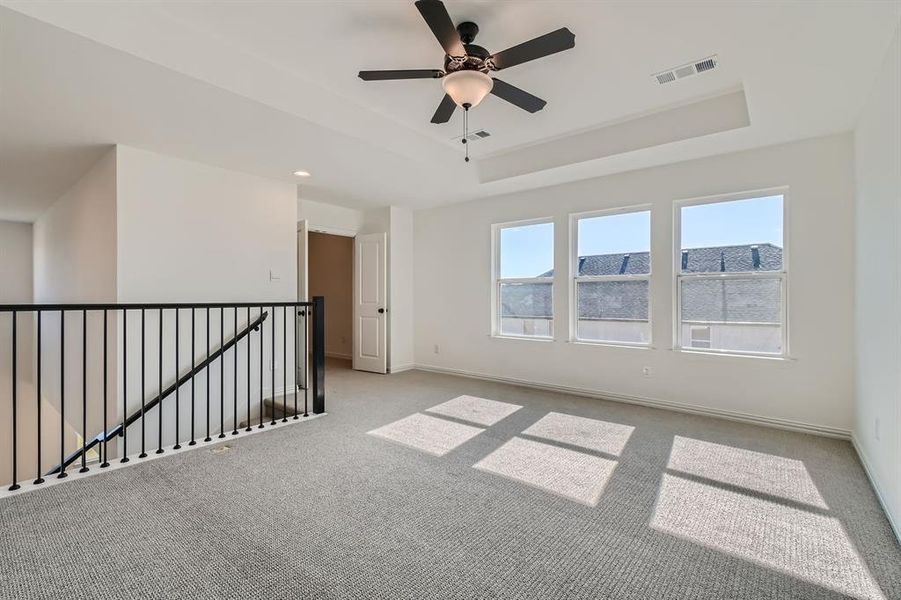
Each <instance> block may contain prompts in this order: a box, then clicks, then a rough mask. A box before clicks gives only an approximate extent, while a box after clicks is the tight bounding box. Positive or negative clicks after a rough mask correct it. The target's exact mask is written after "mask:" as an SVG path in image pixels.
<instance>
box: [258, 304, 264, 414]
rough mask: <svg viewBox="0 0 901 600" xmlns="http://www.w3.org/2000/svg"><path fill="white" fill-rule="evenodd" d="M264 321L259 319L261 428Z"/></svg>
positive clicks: (261, 309) (261, 308) (261, 314)
mask: <svg viewBox="0 0 901 600" xmlns="http://www.w3.org/2000/svg"><path fill="white" fill-rule="evenodd" d="M262 317H263V307H262V306H260V318H261V319H262ZM265 325H266V321H263V320H261V321H260V426H259V427H258V429H262V428H263V334H264V333H265V332H266V327H265Z"/></svg>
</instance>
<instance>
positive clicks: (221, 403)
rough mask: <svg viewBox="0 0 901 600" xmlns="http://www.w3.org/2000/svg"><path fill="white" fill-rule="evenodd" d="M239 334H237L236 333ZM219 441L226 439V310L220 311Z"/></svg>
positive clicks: (221, 309)
mask: <svg viewBox="0 0 901 600" xmlns="http://www.w3.org/2000/svg"><path fill="white" fill-rule="evenodd" d="M236 333H237V332H236ZM218 437H219V439H222V438H224V437H225V309H224V308H220V309H219V436H218Z"/></svg>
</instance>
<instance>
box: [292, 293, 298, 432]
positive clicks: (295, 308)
mask: <svg viewBox="0 0 901 600" xmlns="http://www.w3.org/2000/svg"><path fill="white" fill-rule="evenodd" d="M291 312H292V313H293V314H294V329H293V330H292V332H293V334H292V336H291V338H292V339H293V340H294V372H293V373H292V375H293V376H294V386H293V387H294V418H295V419H296V418H298V417H297V306H292V307H291Z"/></svg>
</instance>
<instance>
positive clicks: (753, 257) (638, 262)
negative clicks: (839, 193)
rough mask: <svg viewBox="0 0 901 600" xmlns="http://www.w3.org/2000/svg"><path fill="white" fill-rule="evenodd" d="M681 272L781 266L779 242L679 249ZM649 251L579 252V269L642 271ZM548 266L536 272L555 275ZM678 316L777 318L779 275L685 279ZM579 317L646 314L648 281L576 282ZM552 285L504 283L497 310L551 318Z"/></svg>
mask: <svg viewBox="0 0 901 600" xmlns="http://www.w3.org/2000/svg"><path fill="white" fill-rule="evenodd" d="M681 264H682V272H684V273H739V272H759V271H778V270H781V269H782V248H779V247H778V246H774V245H772V244H753V245H751V244H748V245H744V246H715V247H710V248H690V249H687V250H683V251H682V257H681ZM650 271H651V269H650V254H649V253H648V252H631V253H619V254H596V255H590V256H580V257H579V275H580V276H583V277H587V276H603V275H646V274H648V273H650ZM553 275H554V271H553V270H551V271H547V272H545V273H542V274H541V275H539V277H553ZM682 297H683V308H682V318H683V320H686V321H732V322H752V323H772V322H778V321H779V319H780V316H781V310H780V302H781V299H782V294H781V290H780V282H779V281H777V280H770V279H767V280H749V279H740V280H736V279H732V280H700V281H686V282H685V283H684V284H683V289H682ZM578 304H579V318H580V319H598V320H602V319H603V320H640V321H645V320H647V319H648V312H649V311H648V282H647V281H642V280H639V281H590V282H582V283H580V284H579V298H578ZM552 308H553V302H552V298H551V285H550V284H549V283H548V284H540V283H522V284H505V285H503V286H502V289H501V316H502V317H510V318H550V317H551V315H552V314H553V310H552Z"/></svg>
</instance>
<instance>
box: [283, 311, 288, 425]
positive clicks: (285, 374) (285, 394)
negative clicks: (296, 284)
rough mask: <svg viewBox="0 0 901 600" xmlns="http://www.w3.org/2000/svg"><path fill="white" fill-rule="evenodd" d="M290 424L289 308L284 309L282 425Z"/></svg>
mask: <svg viewBox="0 0 901 600" xmlns="http://www.w3.org/2000/svg"><path fill="white" fill-rule="evenodd" d="M287 422H288V307H287V306H283V307H282V423H287Z"/></svg>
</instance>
